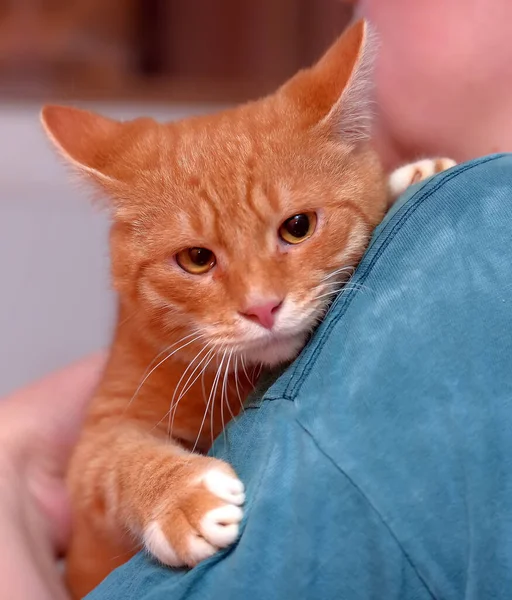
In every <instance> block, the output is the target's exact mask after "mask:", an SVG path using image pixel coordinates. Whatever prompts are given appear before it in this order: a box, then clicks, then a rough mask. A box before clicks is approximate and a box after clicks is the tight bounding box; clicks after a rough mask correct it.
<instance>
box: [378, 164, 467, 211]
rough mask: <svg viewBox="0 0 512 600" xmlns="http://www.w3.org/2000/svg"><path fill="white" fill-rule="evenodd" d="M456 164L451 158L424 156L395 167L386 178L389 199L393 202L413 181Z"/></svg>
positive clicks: (416, 181)
mask: <svg viewBox="0 0 512 600" xmlns="http://www.w3.org/2000/svg"><path fill="white" fill-rule="evenodd" d="M456 164H457V163H456V162H455V161H454V160H452V159H451V158H426V159H424V160H418V161H416V162H413V163H409V164H408V165H404V166H403V167H399V168H398V169H395V170H394V171H393V172H392V173H391V175H390V176H389V180H388V186H389V193H390V197H391V201H392V202H394V201H395V200H396V199H397V198H398V196H400V195H401V194H403V193H404V192H405V190H406V189H407V188H408V187H409V186H410V185H412V184H413V183H418V182H419V181H423V180H424V179H427V178H428V177H431V176H432V175H435V174H436V173H441V172H442V171H446V170H447V169H451V167H454V166H455V165H456Z"/></svg>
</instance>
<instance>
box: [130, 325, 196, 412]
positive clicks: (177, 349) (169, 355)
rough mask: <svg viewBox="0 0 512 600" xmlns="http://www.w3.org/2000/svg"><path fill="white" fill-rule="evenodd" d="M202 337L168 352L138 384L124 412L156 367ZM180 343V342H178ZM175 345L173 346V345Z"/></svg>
mask: <svg viewBox="0 0 512 600" xmlns="http://www.w3.org/2000/svg"><path fill="white" fill-rule="evenodd" d="M203 337H204V335H202V334H200V335H198V336H197V337H195V338H192V339H191V340H189V341H188V342H187V343H186V344H182V345H181V346H180V347H179V348H176V350H173V351H172V352H170V353H169V354H167V355H166V356H165V357H164V358H162V360H161V361H160V362H159V363H158V364H157V365H155V366H154V367H153V368H152V369H151V370H150V371H149V373H148V374H147V375H146V376H145V377H144V378H143V379H142V381H141V382H140V384H139V386H138V387H137V389H136V390H135V393H134V394H133V396H132V397H131V398H130V401H129V402H128V405H127V407H126V409H125V410H127V409H128V407H129V406H130V405H131V403H132V402H133V401H134V400H135V398H136V397H137V394H138V393H139V392H140V390H141V389H142V386H143V385H144V384H145V383H146V381H147V380H148V379H149V378H150V377H151V375H152V374H153V373H154V372H155V371H156V370H157V369H158V367H160V366H161V365H163V364H164V362H166V361H167V360H169V359H170V358H171V356H174V354H176V352H179V351H180V350H183V348H185V347H187V346H190V344H193V343H194V342H197V340H200V339H201V338H203ZM180 341H182V340H180ZM174 345H175V344H174Z"/></svg>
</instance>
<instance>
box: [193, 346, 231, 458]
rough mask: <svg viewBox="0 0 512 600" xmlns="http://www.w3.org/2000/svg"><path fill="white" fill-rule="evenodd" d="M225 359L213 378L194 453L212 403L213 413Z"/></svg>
mask: <svg viewBox="0 0 512 600" xmlns="http://www.w3.org/2000/svg"><path fill="white" fill-rule="evenodd" d="M223 360H224V357H223V358H222V360H221V362H220V365H219V366H218V367H217V372H216V373H215V377H214V380H213V383H212V389H211V391H210V395H209V397H208V402H207V403H206V408H205V411H204V414H203V418H202V420H201V424H200V426H199V433H198V434H197V437H196V441H195V442H194V446H193V448H192V453H194V452H195V451H196V448H197V444H198V443H199V440H200V439H201V434H202V433H203V428H204V424H205V422H206V417H207V416H208V410H209V409H210V404H211V405H212V411H211V414H212V415H213V403H212V399H213V397H214V395H215V392H216V388H217V382H218V380H219V374H220V369H221V367H222V362H223ZM211 433H212V438H213V431H212V432H211ZM212 444H213V439H212Z"/></svg>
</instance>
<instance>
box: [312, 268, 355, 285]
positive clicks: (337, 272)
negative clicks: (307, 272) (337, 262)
mask: <svg viewBox="0 0 512 600" xmlns="http://www.w3.org/2000/svg"><path fill="white" fill-rule="evenodd" d="M354 271H355V268H354V267H351V266H345V267H340V268H339V269H336V270H335V271H332V273H329V275H327V276H326V277H324V278H323V279H322V280H321V281H320V283H323V282H324V281H327V280H328V279H332V278H333V277H335V276H336V275H338V274H339V273H350V272H351V274H352V273H354Z"/></svg>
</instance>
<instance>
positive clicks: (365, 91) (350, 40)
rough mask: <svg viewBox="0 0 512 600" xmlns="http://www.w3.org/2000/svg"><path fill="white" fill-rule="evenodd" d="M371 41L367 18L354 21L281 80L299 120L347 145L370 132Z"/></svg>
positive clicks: (372, 53) (372, 52)
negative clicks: (300, 68)
mask: <svg viewBox="0 0 512 600" xmlns="http://www.w3.org/2000/svg"><path fill="white" fill-rule="evenodd" d="M374 46H375V41H374V36H373V34H372V32H371V30H370V27H369V25H368V23H367V22H366V21H364V20H361V21H358V22H356V23H355V24H353V25H352V26H351V27H349V28H348V29H347V30H346V31H345V32H344V33H343V34H342V35H341V36H340V37H339V38H338V39H337V40H336V41H335V42H334V44H333V45H332V46H331V47H330V48H329V49H328V50H327V52H326V53H325V54H324V55H323V56H322V58H321V59H320V60H319V61H318V62H317V63H316V64H315V65H313V66H312V67H310V68H309V69H305V70H303V71H300V72H299V73H297V75H295V77H293V78H292V79H290V80H289V81H288V82H287V83H286V84H285V85H284V86H283V88H282V89H281V92H282V93H284V94H285V95H286V96H287V97H288V98H289V99H290V100H292V102H293V105H294V107H296V109H298V111H299V119H300V122H301V123H302V124H303V125H306V126H308V127H313V126H317V127H319V128H323V129H325V130H326V131H327V132H328V133H329V134H331V135H335V136H336V137H337V138H338V139H340V140H341V141H344V142H346V143H348V144H349V145H354V144H357V143H358V142H360V141H363V140H366V139H368V138H369V136H370V126H371V111H370V103H371V91H372V85H371V71H372V66H373V55H374Z"/></svg>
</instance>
